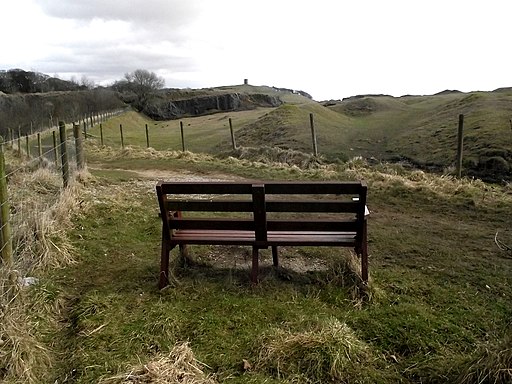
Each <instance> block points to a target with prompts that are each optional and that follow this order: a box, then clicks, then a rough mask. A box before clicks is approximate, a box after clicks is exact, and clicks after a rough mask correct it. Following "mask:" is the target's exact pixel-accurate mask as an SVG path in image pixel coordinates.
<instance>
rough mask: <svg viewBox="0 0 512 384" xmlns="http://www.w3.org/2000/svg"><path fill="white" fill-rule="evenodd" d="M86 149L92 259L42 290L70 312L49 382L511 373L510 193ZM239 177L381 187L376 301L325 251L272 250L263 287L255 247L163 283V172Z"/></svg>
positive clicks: (393, 174)
mask: <svg viewBox="0 0 512 384" xmlns="http://www.w3.org/2000/svg"><path fill="white" fill-rule="evenodd" d="M87 153H88V158H89V168H90V170H91V172H92V177H89V178H87V179H84V184H83V185H82V187H81V190H80V210H79V212H78V213H77V214H75V215H74V221H73V223H72V227H71V228H70V231H69V235H70V236H71V242H72V246H73V249H75V253H76V257H75V258H76V260H77V262H76V263H75V264H71V265H69V266H67V267H65V268H61V269H56V270H53V271H49V272H47V273H42V274H41V275H40V276H39V278H40V284H38V285H36V286H34V287H33V289H32V294H33V295H34V296H35V297H38V298H41V297H43V298H44V300H45V302H46V305H48V306H50V308H54V307H55V306H56V305H57V306H58V308H59V311H57V312H55V314H54V316H56V319H55V320H56V321H57V323H56V325H54V326H45V325H44V324H46V323H45V322H44V320H40V321H42V323H41V324H40V325H39V327H40V329H44V330H46V331H45V332H44V333H43V334H42V336H41V337H42V342H43V345H45V346H46V347H45V348H46V350H47V352H48V355H49V356H50V358H51V360H52V361H53V363H52V366H51V368H49V369H48V370H47V371H46V373H45V375H43V376H41V377H44V380H42V382H58V383H98V382H104V383H128V382H137V383H142V382H157V381H156V378H159V379H161V380H163V379H164V378H166V377H167V380H168V381H162V382H171V383H172V382H182V381H179V380H183V378H184V377H188V378H189V380H192V379H194V380H196V381H195V382H200V383H207V382H208V383H210V382H221V383H292V382H301V383H328V382H333V383H334V382H336V383H340V382H345V383H358V382H359V383H364V382H366V383H376V382H379V383H396V382H404V383H420V382H421V383H426V382H430V383H446V382H459V383H477V382H497V383H506V382H509V381H510V379H511V377H512V376H511V373H510V372H511V368H512V366H511V359H512V352H511V349H512V345H511V340H512V339H511V336H512V335H511V333H510V329H511V328H510V319H511V318H512V299H511V298H512V284H511V283H512V260H511V258H510V257H511V255H510V254H508V253H506V252H503V251H500V250H499V249H498V248H497V247H496V245H495V243H494V236H495V234H496V231H499V233H500V234H501V235H500V239H501V240H503V241H504V242H505V243H508V244H509V245H510V244H511V243H512V234H511V232H510V229H509V227H510V222H511V220H512V191H511V190H510V187H497V186H491V185H486V184H484V183H482V182H479V181H471V180H461V181H459V180H454V179H451V178H449V177H437V176H432V175H428V174H425V173H423V172H421V171H412V172H411V171H407V170H404V169H403V168H401V167H400V166H387V165H377V166H374V167H370V166H368V165H367V164H365V163H364V162H363V161H361V160H354V161H351V162H349V163H346V164H340V165H328V166H318V167H311V168H310V169H308V170H301V169H299V168H298V167H295V166H286V165H283V164H280V165H276V164H268V163H264V162H253V161H250V160H235V159H229V158H228V159H224V160H219V159H214V158H212V157H210V156H207V155H198V154H193V153H181V152H176V151H170V152H155V151H154V150H151V149H148V150H144V149H139V148H127V149H125V150H117V149H112V148H109V147H99V146H98V145H96V144H94V143H93V142H92V141H91V140H88V144H87ZM240 177H242V178H243V177H251V178H262V179H312V180H338V179H339V180H347V179H365V180H367V181H368V183H369V200H368V204H369V207H370V210H371V216H370V221H369V242H370V243H369V247H370V273H371V283H370V287H369V294H368V295H366V296H364V297H365V298H366V299H365V300H363V299H362V298H361V296H360V293H358V291H357V289H356V285H355V283H354V281H355V280H354V279H355V275H354V273H356V272H357V271H356V270H354V268H351V267H350V266H351V265H352V264H353V263H351V261H352V258H353V256H352V255H351V254H350V252H348V251H347V250H339V249H330V248H315V247H311V248H285V249H283V257H282V259H283V260H282V262H283V268H282V269H280V270H273V269H272V268H271V267H270V264H271V262H270V255H268V254H267V253H265V252H263V268H262V272H261V277H262V281H261V283H260V284H259V285H258V286H257V287H255V288H251V286H250V280H249V270H248V268H247V267H245V265H246V264H245V263H247V260H248V259H249V258H250V257H249V253H250V250H247V249H244V248H239V247H221V248H216V247H208V246H203V247H200V246H197V247H193V248H192V250H193V254H194V256H195V257H196V259H197V262H196V263H195V264H194V265H192V266H191V267H188V268H185V269H180V268H177V269H176V270H175V277H176V278H175V281H174V284H173V285H172V286H171V287H169V288H167V289H165V290H163V291H159V290H158V289H157V275H158V270H159V246H160V236H161V233H160V230H161V225H160V221H159V218H158V213H157V212H158V211H157V204H156V199H155V193H154V185H155V183H156V180H157V179H159V178H164V179H169V180H205V179H216V180H218V179H233V178H240ZM507 188H508V189H507ZM319 266H320V267H319ZM166 375H167V376H166ZM172 375H174V376H173V377H174V378H175V381H172V380H171V379H170V378H169V377H171V376H172ZM150 377H153V380H155V381H151V380H150ZM177 378H181V379H177ZM191 382H192V381H191Z"/></svg>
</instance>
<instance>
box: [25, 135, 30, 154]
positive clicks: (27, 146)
mask: <svg viewBox="0 0 512 384" xmlns="http://www.w3.org/2000/svg"><path fill="white" fill-rule="evenodd" d="M25 150H26V152H27V157H28V158H29V159H30V145H29V142H28V134H27V135H25Z"/></svg>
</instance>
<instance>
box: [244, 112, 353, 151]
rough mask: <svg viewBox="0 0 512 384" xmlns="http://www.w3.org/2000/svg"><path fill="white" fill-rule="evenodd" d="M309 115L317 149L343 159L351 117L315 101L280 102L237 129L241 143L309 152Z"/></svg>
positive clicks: (310, 139)
mask: <svg viewBox="0 0 512 384" xmlns="http://www.w3.org/2000/svg"><path fill="white" fill-rule="evenodd" d="M310 114H313V118H314V124H315V128H316V136H317V143H318V148H319V151H321V153H323V154H328V155H330V156H334V155H337V156H338V157H341V158H346V157H347V155H346V151H347V148H348V146H347V144H346V137H347V134H348V128H349V127H350V125H351V124H352V123H351V119H350V118H348V117H346V116H343V115H341V114H337V113H335V112H333V111H330V110H329V109H327V108H325V107H322V106H321V105H320V104H318V103H314V102H311V103H304V104H299V105H294V104H284V105H282V106H280V107H279V108H277V109H274V110H271V111H269V112H268V113H266V114H265V115H263V116H261V117H260V118H259V119H258V120H256V121H254V122H252V123H249V124H246V125H245V126H244V127H243V128H241V129H240V130H239V131H238V132H237V137H238V143H239V144H240V145H243V146H253V147H254V146H262V145H271V146H277V147H280V148H286V149H294V150H298V151H304V152H311V151H312V146H313V144H312V133H311V124H310Z"/></svg>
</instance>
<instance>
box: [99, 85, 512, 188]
mask: <svg viewBox="0 0 512 384" xmlns="http://www.w3.org/2000/svg"><path fill="white" fill-rule="evenodd" d="M246 87H249V88H250V89H245V88H244V87H243V86H239V87H231V88H230V87H224V88H222V89H220V90H222V91H230V92H235V91H236V90H238V91H245V92H248V91H249V90H250V91H252V92H256V91H258V92H266V93H269V94H277V95H280V97H281V98H283V100H284V101H285V102H286V104H284V105H282V106H280V107H277V108H258V109H255V110H252V111H239V112H222V113H218V114H213V115H209V116H202V117H195V118H185V119H182V120H181V121H182V122H183V125H184V136H185V147H186V149H187V150H190V151H192V152H202V153H210V154H218V153H223V152H228V151H230V150H231V147H232V144H231V138H230V132H229V124H228V120H229V118H231V119H232V121H233V126H234V131H235V136H236V140H237V144H238V145H241V146H250V147H259V146H262V145H266V146H274V147H279V148H283V149H292V150H298V151H303V152H308V153H312V152H313V145H312V138H311V128H310V119H309V116H310V114H313V116H314V121H315V128H316V136H317V142H318V151H319V153H320V154H321V155H323V156H324V157H325V158H326V159H328V160H331V161H339V160H342V161H346V160H348V159H350V158H353V157H355V156H363V157H366V158H370V157H374V158H376V159H378V160H382V161H395V162H396V161H401V162H403V161H406V162H409V163H412V164H413V165H414V166H416V167H420V168H422V169H430V170H435V171H441V172H442V171H443V170H445V169H453V167H454V165H455V159H456V148H457V127H458V116H459V114H464V116H465V124H464V157H463V172H464V173H465V174H466V175H468V176H473V177H478V178H485V179H486V180H490V181H493V182H502V180H510V177H511V169H512V130H511V128H512V123H511V118H512V91H506V90H504V91H503V92H473V93H457V92H454V93H445V94H439V95H434V96H404V97H400V98H394V97H390V96H368V97H359V98H352V99H348V100H344V101H342V102H337V103H329V105H328V106H327V107H326V106H323V105H321V104H319V103H317V102H314V101H312V100H309V99H307V98H305V97H302V96H300V95H296V94H284V95H285V96H283V93H282V92H281V93H279V92H277V91H274V90H272V88H269V87H251V86H246ZM220 90H217V91H220ZM326 105H327V104H326ZM121 123H123V128H124V136H125V137H124V141H125V144H127V145H130V144H131V145H139V146H145V144H146V138H145V124H148V127H149V134H150V146H152V147H153V148H155V149H157V150H163V149H170V150H180V149H181V148H182V143H181V134H180V125H179V121H164V122H154V121H148V120H147V119H146V118H144V117H143V116H140V115H136V114H135V113H130V114H129V115H128V116H126V115H125V116H122V117H118V118H117V119H113V120H110V121H109V122H107V123H105V126H104V136H105V143H106V144H107V145H113V146H120V145H121V143H120V133H119V124H121ZM91 133H92V134H93V135H95V136H96V137H99V129H98V128H97V127H96V128H94V129H93V130H92V131H91Z"/></svg>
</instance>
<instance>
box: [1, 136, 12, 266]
mask: <svg viewBox="0 0 512 384" xmlns="http://www.w3.org/2000/svg"><path fill="white" fill-rule="evenodd" d="M3 142H4V140H3V139H2V138H1V137H0V207H1V208H0V210H1V222H0V224H1V225H2V230H1V231H0V233H1V241H2V242H1V246H2V252H1V255H2V265H3V266H6V267H8V268H10V267H12V265H13V257H12V232H11V224H10V222H9V212H10V207H9V198H8V196H7V177H6V175H5V158H4V145H3Z"/></svg>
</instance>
